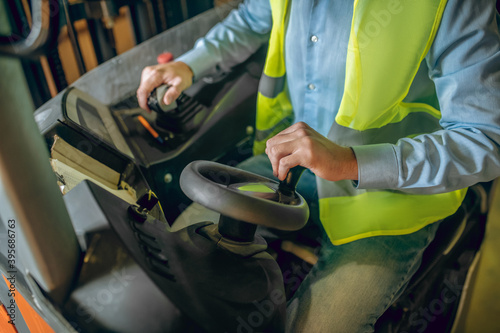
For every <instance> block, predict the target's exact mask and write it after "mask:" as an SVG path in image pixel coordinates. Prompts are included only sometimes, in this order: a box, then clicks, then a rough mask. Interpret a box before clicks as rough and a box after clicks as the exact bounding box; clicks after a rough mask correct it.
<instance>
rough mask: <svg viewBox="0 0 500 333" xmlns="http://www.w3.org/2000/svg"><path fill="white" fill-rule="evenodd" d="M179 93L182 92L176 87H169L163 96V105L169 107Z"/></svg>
mask: <svg viewBox="0 0 500 333" xmlns="http://www.w3.org/2000/svg"><path fill="white" fill-rule="evenodd" d="M181 92H182V91H181V90H180V89H179V88H178V87H177V86H170V88H168V90H167V92H166V93H165V96H163V103H165V104H167V105H169V104H170V103H172V102H173V101H175V100H176V99H177V98H178V97H179V96H180V94H181Z"/></svg>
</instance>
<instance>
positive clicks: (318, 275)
mask: <svg viewBox="0 0 500 333" xmlns="http://www.w3.org/2000/svg"><path fill="white" fill-rule="evenodd" d="M498 24H499V21H498V17H497V12H496V9H495V2H494V1H493V0H448V1H445V0H441V1H440V0H419V1H414V0H392V1H374V0H356V1H352V0H342V1H334V0H331V1H328V0H318V1H285V0H280V1H278V0H273V1H269V0H249V1H247V2H246V3H244V4H243V5H241V6H240V7H239V9H238V10H237V11H233V12H232V13H231V14H230V15H229V17H228V18H227V19H225V20H224V21H223V22H222V23H220V24H218V25H217V26H215V27H214V28H213V29H212V30H211V31H210V32H209V33H208V34H207V36H206V37H205V38H203V39H201V40H199V41H198V42H197V44H196V46H195V47H194V49H193V50H191V51H190V52H188V53H186V54H184V55H183V56H182V57H180V58H179V59H178V61H177V62H174V63H171V64H167V65H158V66H152V67H148V68H146V69H145V70H144V71H143V75H142V79H141V85H140V87H139V89H138V91H137V96H138V99H139V103H140V105H141V107H142V108H145V109H147V105H146V99H147V96H148V94H149V93H150V92H151V90H152V89H153V88H154V87H156V86H158V85H160V84H162V83H167V84H169V85H171V86H172V87H171V88H170V89H169V91H168V92H167V95H166V97H165V102H166V103H170V102H171V101H173V100H174V99H175V98H176V97H177V96H178V95H179V93H180V92H181V91H182V90H184V89H186V88H187V87H189V86H190V84H191V82H192V79H193V78H194V79H198V78H200V77H202V76H204V75H206V74H207V73H210V71H212V70H213V69H214V68H219V69H229V68H230V67H231V66H233V65H235V64H237V63H239V62H241V61H243V60H245V59H246V58H247V57H248V56H249V55H250V54H252V52H254V51H255V50H256V49H257V48H259V47H260V46H261V45H262V44H263V43H265V42H267V41H269V51H268V57H267V59H266V65H265V68H264V73H263V77H262V79H261V84H260V87H259V96H258V110H257V124H256V126H257V133H256V143H255V147H254V151H255V153H256V156H254V157H253V158H251V159H250V160H248V161H246V162H244V163H243V164H242V167H243V168H245V169H249V170H252V171H257V172H260V173H263V174H264V175H271V173H272V174H274V175H275V176H276V177H278V178H279V179H283V178H284V177H285V175H286V173H287V171H288V170H289V169H290V168H291V167H293V166H296V165H302V166H304V167H306V168H308V169H309V170H310V171H311V172H312V173H311V172H309V173H306V174H305V175H304V176H303V179H301V182H300V183H299V192H300V193H302V194H305V197H306V198H308V199H309V200H310V201H311V202H310V206H312V209H313V210H315V207H316V206H317V205H318V204H319V208H320V209H319V215H320V219H321V223H322V226H323V227H324V230H325V232H326V234H327V235H328V239H329V241H328V242H327V243H326V244H325V245H324V246H323V248H322V253H321V256H320V260H319V261H318V264H316V265H315V267H314V268H313V270H312V271H311V272H310V273H309V275H308V276H307V278H306V279H305V281H304V282H303V283H302V285H301V286H300V288H299V290H298V291H297V293H296V295H295V296H294V298H293V299H292V300H291V301H290V303H289V304H288V307H287V315H288V319H287V320H288V322H287V329H288V330H289V331H293V332H299V331H306V330H307V331H310V332H365V331H373V326H374V323H375V322H376V320H377V318H378V317H379V316H380V315H381V314H382V313H383V312H384V311H385V310H386V309H387V307H388V306H389V305H390V304H391V303H393V302H394V301H395V300H396V299H397V297H398V296H399V295H400V294H401V292H402V291H403V290H404V288H405V286H406V284H407V282H408V280H409V279H410V278H411V276H412V275H413V274H414V273H415V271H416V270H417V268H418V266H419V265H420V260H421V256H422V252H423V251H424V249H425V248H426V246H427V245H428V244H429V242H430V241H431V240H432V239H433V238H434V233H435V231H436V228H437V226H438V224H439V223H438V222H439V221H440V220H442V219H443V218H445V217H446V216H449V215H451V214H453V213H454V212H455V210H456V209H457V208H458V207H459V205H460V203H461V201H462V200H463V197H464V196H465V192H466V188H467V187H468V186H470V185H472V184H474V183H476V182H480V181H488V180H491V179H493V178H495V177H497V176H498V175H499V174H500V153H499V145H500V51H499V50H500V36H499V32H498ZM292 110H293V111H292ZM292 119H293V125H291V126H289V127H287V126H288V125H290V123H291V121H292ZM263 152H265V153H266V154H267V156H268V158H269V159H267V158H266V154H260V153H263ZM314 175H315V176H316V181H317V187H316V186H315V183H314V180H313V179H314ZM301 186H302V187H301ZM316 191H318V192H317V195H318V196H319V199H318V196H317V195H316ZM312 214H313V216H314V215H315V213H314V211H313V212H312Z"/></svg>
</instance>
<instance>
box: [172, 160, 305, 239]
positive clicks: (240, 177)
mask: <svg viewBox="0 0 500 333" xmlns="http://www.w3.org/2000/svg"><path fill="white" fill-rule="evenodd" d="M302 171H304V168H302V167H300V168H293V169H292V170H291V172H290V173H289V174H288V176H287V179H286V180H285V181H283V182H281V183H278V182H276V181H274V180H271V179H269V178H266V177H263V176H260V175H257V174H254V173H251V172H248V171H243V170H240V169H236V168H233V167H230V166H226V165H222V164H219V163H216V162H209V161H194V162H191V163H190V164H188V165H187V166H186V167H185V168H184V170H183V171H182V174H181V178H180V186H181V189H182V190H183V191H184V193H185V194H186V195H187V196H188V197H189V198H190V199H191V200H193V201H195V202H197V203H199V204H201V205H202V206H205V207H206V208H209V209H211V210H214V211H216V212H218V213H220V214H221V215H223V216H227V217H230V218H232V219H234V220H237V221H244V222H248V223H251V224H256V225H263V226H266V227H271V228H275V229H281V230H290V231H291V230H298V229H300V228H302V227H303V226H304V225H305V224H306V222H307V219H308V217H309V207H308V206H307V203H306V201H305V200H304V198H303V197H302V196H301V195H300V194H298V193H296V192H295V186H296V185H297V182H298V179H299V178H300V175H301V174H302Z"/></svg>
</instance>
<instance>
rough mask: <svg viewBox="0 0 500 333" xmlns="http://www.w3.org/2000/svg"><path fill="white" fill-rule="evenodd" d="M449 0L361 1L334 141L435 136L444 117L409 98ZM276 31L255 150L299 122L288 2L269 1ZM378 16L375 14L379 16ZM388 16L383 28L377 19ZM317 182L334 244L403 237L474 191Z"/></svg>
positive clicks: (263, 82)
mask: <svg viewBox="0 0 500 333" xmlns="http://www.w3.org/2000/svg"><path fill="white" fill-rule="evenodd" d="M446 2H447V1H446V0H402V1H400V2H399V3H397V2H394V1H380V0H355V1H354V12H353V19H352V24H351V31H350V37H349V44H348V51H347V59H346V80H345V87H344V95H343V97H342V101H341V105H340V109H339V111H338V113H337V116H336V118H335V123H334V124H333V125H332V128H331V130H330V133H329V134H328V138H329V139H330V140H332V141H333V142H336V143H338V144H341V145H345V146H357V145H366V144H376V143H396V142H397V140H398V139H400V138H404V137H409V136H412V135H416V134H420V133H427V132H433V131H434V130H435V128H436V126H438V121H439V118H440V117H441V113H440V111H439V110H437V109H436V108H434V107H432V106H431V105H429V104H425V103H410V102H405V97H406V96H407V94H408V91H409V90H410V86H411V84H412V82H413V80H414V78H415V76H416V74H417V71H418V69H419V67H420V65H421V63H422V61H423V60H424V58H425V56H426V54H427V52H428V51H429V48H430V46H431V45H432V42H433V40H434V38H435V35H436V32H437V29H438V27H439V24H440V21H441V17H442V14H443V11H444V8H445V6H446ZM270 3H271V9H272V17H273V27H272V30H271V37H270V41H269V50H268V54H267V59H266V64H265V67H264V73H263V76H262V79H261V82H260V86H259V93H258V98H257V122H256V129H257V131H256V140H255V144H254V153H255V154H259V153H262V152H263V151H264V148H265V142H266V141H267V139H269V138H270V137H272V136H273V135H275V134H277V133H278V132H279V131H281V130H283V129H284V128H286V127H288V126H289V125H290V124H291V123H292V121H293V111H292V106H291V103H290V101H289V99H288V97H287V95H286V87H285V85H286V79H285V75H286V68H285V58H284V41H285V29H286V24H285V20H286V17H287V10H288V3H289V1H287V0H270ZM374 13H375V15H374ZM380 13H383V15H385V18H386V19H385V20H384V24H385V26H382V24H381V23H380V22H378V21H377V20H376V17H377V16H380ZM316 178H317V183H318V192H319V198H320V199H319V204H320V218H321V222H322V224H323V226H324V228H325V230H326V232H327V234H328V236H329V238H330V240H331V242H332V243H333V244H336V245H338V244H344V243H348V242H351V241H354V240H358V239H361V238H366V237H372V236H379V235H402V234H408V233H412V232H415V231H417V230H419V229H421V228H422V227H424V226H426V225H428V224H430V223H433V222H436V221H438V220H441V219H443V218H445V217H447V216H449V215H451V214H453V213H454V212H455V211H456V210H457V209H458V207H459V206H460V204H461V202H462V201H463V198H464V197H465V193H466V191H467V189H462V190H458V191H454V192H448V193H441V194H433V195H416V194H407V193H404V192H400V191H393V190H390V191H381V190H361V189H356V188H355V186H354V185H353V184H352V182H351V181H339V182H330V181H326V180H324V179H321V178H319V177H316Z"/></svg>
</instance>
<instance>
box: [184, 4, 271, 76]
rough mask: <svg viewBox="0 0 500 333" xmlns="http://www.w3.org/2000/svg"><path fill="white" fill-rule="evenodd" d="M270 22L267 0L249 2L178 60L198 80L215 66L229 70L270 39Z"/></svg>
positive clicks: (215, 27)
mask: <svg viewBox="0 0 500 333" xmlns="http://www.w3.org/2000/svg"><path fill="white" fill-rule="evenodd" d="M271 25H272V19H271V9H270V5H269V1H268V0H251V1H246V2H245V3H244V4H241V5H240V7H239V8H238V9H237V10H234V11H232V12H231V13H230V14H229V16H228V17H227V18H225V19H224V20H223V21H222V22H220V23H218V24H217V25H215V26H214V27H213V28H212V29H211V30H210V31H209V32H208V33H207V35H206V36H205V37H203V38H201V39H199V40H198V41H197V42H196V44H195V47H194V48H193V49H192V50H191V51H189V52H187V53H185V54H184V55H182V56H181V57H179V58H178V60H179V61H182V62H184V63H186V64H187V65H188V66H189V67H190V68H191V69H192V71H193V73H194V76H195V79H198V78H200V77H203V76H205V75H207V74H209V73H211V72H213V71H214V70H215V69H219V70H223V71H227V70H229V69H230V68H231V67H233V66H234V65H236V64H238V63H241V62H243V61H244V60H246V59H247V58H248V57H249V56H250V55H252V54H253V53H254V52H255V51H256V50H257V49H258V48H259V47H260V46H262V45H263V43H265V42H266V41H267V40H268V39H269V33H270V31H271Z"/></svg>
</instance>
